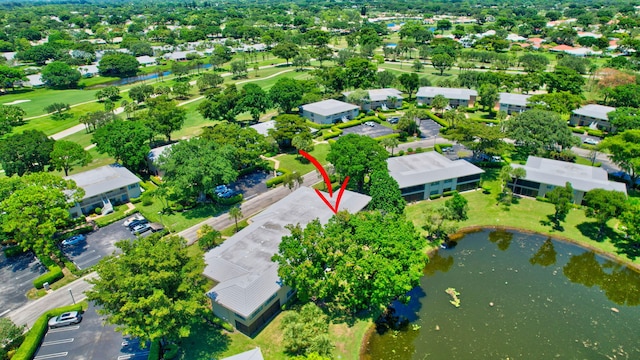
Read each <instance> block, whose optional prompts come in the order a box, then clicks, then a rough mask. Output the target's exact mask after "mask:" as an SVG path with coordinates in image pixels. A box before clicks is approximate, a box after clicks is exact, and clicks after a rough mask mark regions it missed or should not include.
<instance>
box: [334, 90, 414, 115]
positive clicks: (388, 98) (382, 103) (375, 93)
mask: <svg viewBox="0 0 640 360" xmlns="http://www.w3.org/2000/svg"><path fill="white" fill-rule="evenodd" d="M367 91H368V92H369V102H368V103H366V104H364V105H362V110H363V111H369V110H371V109H379V108H387V109H395V108H399V107H402V99H403V97H402V91H400V90H397V89H393V88H385V89H372V90H367ZM352 92H353V91H348V92H344V93H342V94H343V95H344V99H345V101H347V97H348V96H349V94H351V93H352Z"/></svg>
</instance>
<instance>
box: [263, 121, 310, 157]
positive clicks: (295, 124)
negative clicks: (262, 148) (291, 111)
mask: <svg viewBox="0 0 640 360" xmlns="http://www.w3.org/2000/svg"><path fill="white" fill-rule="evenodd" d="M274 120H275V124H274V127H273V128H272V129H269V136H271V137H272V138H273V139H274V140H275V141H276V142H277V143H278V145H279V146H280V147H281V148H283V149H286V148H288V147H291V141H292V140H293V138H294V137H295V136H296V135H300V134H309V135H310V134H311V130H309V126H307V124H306V123H305V120H304V119H303V118H302V117H300V116H299V115H287V114H284V115H280V116H278V117H276V118H275V119H274Z"/></svg>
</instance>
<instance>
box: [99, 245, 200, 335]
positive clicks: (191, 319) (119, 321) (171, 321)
mask: <svg viewBox="0 0 640 360" xmlns="http://www.w3.org/2000/svg"><path fill="white" fill-rule="evenodd" d="M116 247H118V248H119V249H120V250H122V254H120V255H118V256H110V257H107V258H105V259H103V260H102V261H101V262H100V265H99V266H98V267H97V272H98V275H99V276H97V277H95V278H94V279H92V280H90V281H91V283H92V284H93V285H94V286H93V288H92V289H91V290H90V291H88V292H87V298H88V299H89V300H90V301H92V302H94V303H95V304H96V305H98V306H99V310H98V313H100V314H102V315H105V316H106V322H107V323H108V324H112V325H115V326H116V330H117V331H119V332H122V333H123V334H125V335H129V336H131V337H132V338H138V339H141V340H142V341H156V340H168V341H178V340H180V339H182V338H186V337H188V336H189V335H190V334H191V328H192V327H193V326H194V325H195V324H198V323H199V322H202V321H204V320H203V319H204V315H205V312H206V311H207V310H206V305H205V304H206V300H205V295H204V291H205V289H204V288H203V285H204V284H205V281H204V278H203V277H202V270H203V269H204V260H203V257H202V256H190V255H189V252H188V251H187V244H186V241H185V240H184V239H183V238H181V237H178V236H165V237H162V236H156V235H152V236H148V237H143V238H139V239H137V240H136V241H130V240H122V241H119V242H117V243H116Z"/></svg>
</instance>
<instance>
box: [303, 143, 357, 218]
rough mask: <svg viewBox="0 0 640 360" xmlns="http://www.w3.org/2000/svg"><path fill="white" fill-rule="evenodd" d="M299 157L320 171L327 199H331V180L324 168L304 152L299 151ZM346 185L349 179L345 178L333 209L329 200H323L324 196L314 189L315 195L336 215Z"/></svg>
mask: <svg viewBox="0 0 640 360" xmlns="http://www.w3.org/2000/svg"><path fill="white" fill-rule="evenodd" d="M300 155H302V156H304V157H305V158H306V159H307V160H309V161H310V162H311V163H312V164H313V166H315V167H316V169H318V171H320V174H321V175H322V178H323V179H324V183H325V184H326V185H327V189H328V191H329V198H330V199H331V198H333V188H332V187H331V180H330V179H329V175H328V174H327V171H326V170H325V169H324V167H323V166H322V165H321V164H320V163H319V162H318V160H316V158H314V157H313V156H311V155H310V154H309V153H308V152H306V151H304V150H300ZM348 183H349V177H348V176H347V177H346V178H345V179H344V182H343V183H342V186H340V191H338V198H337V199H336V205H335V207H334V206H332V205H331V203H330V202H329V200H328V199H327V198H325V197H324V195H322V193H321V192H320V190H318V189H316V194H318V196H319V197H320V199H322V201H324V203H325V204H326V205H327V206H328V207H329V209H331V211H333V213H334V214H336V213H338V207H339V206H340V199H342V194H343V193H344V190H345V189H346V188H347V184H348Z"/></svg>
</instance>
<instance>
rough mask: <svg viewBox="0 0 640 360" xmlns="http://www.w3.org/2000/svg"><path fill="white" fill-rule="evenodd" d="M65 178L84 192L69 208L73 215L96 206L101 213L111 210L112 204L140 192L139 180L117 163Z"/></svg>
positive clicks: (135, 195)
mask: <svg viewBox="0 0 640 360" xmlns="http://www.w3.org/2000/svg"><path fill="white" fill-rule="evenodd" d="M65 179H69V180H73V181H75V182H76V185H77V186H78V187H80V188H82V189H84V192H85V194H84V198H82V200H81V201H80V202H79V203H76V204H75V205H74V206H73V207H72V208H70V209H69V212H70V213H71V216H73V217H76V216H80V214H89V213H90V212H91V211H93V210H94V209H95V208H98V207H99V208H102V210H103V213H105V212H109V210H111V211H113V204H121V203H125V202H127V201H129V200H130V199H132V198H137V197H140V194H141V192H140V181H141V180H140V179H139V178H138V177H137V176H135V175H134V174H133V173H132V172H131V171H129V170H128V169H127V168H125V167H123V166H120V165H117V164H113V165H106V166H101V167H99V168H97V169H93V170H89V171H85V172H81V173H77V174H73V175H69V176H67V177H65Z"/></svg>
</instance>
